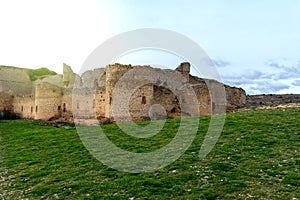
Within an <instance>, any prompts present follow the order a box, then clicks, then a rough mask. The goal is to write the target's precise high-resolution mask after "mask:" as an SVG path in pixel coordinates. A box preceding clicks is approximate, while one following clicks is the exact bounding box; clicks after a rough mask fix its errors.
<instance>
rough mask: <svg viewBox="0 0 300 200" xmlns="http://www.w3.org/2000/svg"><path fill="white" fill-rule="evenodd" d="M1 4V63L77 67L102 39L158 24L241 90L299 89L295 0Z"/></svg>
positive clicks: (29, 0) (144, 56) (299, 5)
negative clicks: (206, 58) (202, 53)
mask: <svg viewBox="0 0 300 200" xmlns="http://www.w3.org/2000/svg"><path fill="white" fill-rule="evenodd" d="M0 9H1V11H0V65H8V66H16V67H26V68H33V69H36V68H40V67H47V68H49V69H51V70H54V71H56V72H58V73H62V65H63V63H66V64H68V65H70V66H71V67H72V68H73V70H74V72H79V71H80V68H81V66H82V64H83V62H84V61H85V59H86V58H87V57H88V56H89V55H90V54H91V52H92V51H93V50H94V49H95V48H97V47H98V46H99V45H101V44H102V43H103V42H105V41H107V40H108V39H110V38H112V37H114V36H116V35H118V34H121V33H124V32H126V31H131V30H135V29H140V28H159V29H168V30H172V31H175V32H178V33H180V34H183V35H185V36H187V37H188V38H190V39H191V40H193V41H195V42H196V43H197V44H199V45H200V46H201V48H202V49H203V50H204V51H205V52H206V53H207V55H208V56H209V57H210V58H211V59H212V60H213V62H214V63H215V66H216V68H217V70H218V72H219V74H220V76H221V78H222V80H223V82H224V83H226V84H229V85H231V86H236V87H242V88H243V89H245V90H246V93H247V94H261V93H278V94H279V93H294V94H296V93H300V51H299V50H300V26H299V22H300V0H286V1H272V0H252V1H238V0H228V1H221V0H218V1H217V0H211V1H204V0H199V1H196V0H194V1H192V0H185V1H183V0H182V1H176V0H165V1H158V0H152V1H146V0H107V1H104V0H99V1H98V0H89V1H83V0H82V1H79V0H51V1H50V0H45V1H40V0H26V1H22V0H0ZM117 61H118V62H121V63H131V64H158V65H164V66H168V67H170V68H172V69H174V68H175V67H177V65H178V64H179V62H180V61H181V59H180V58H178V57H176V56H174V55H170V54H167V53H166V52H159V51H156V52H154V51H147V50H146V51H139V52H133V53H132V54H128V55H127V56H124V57H122V58H120V59H119V60H117ZM103 67H104V66H103Z"/></svg>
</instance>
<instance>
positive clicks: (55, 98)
mask: <svg viewBox="0 0 300 200" xmlns="http://www.w3.org/2000/svg"><path fill="white" fill-rule="evenodd" d="M62 92H63V90H62V88H61V87H58V86H55V85H52V84H50V83H47V82H42V83H38V84H36V92H35V106H36V109H37V112H36V116H35V118H36V119H44V120H49V119H51V118H53V117H60V116H61V113H62V95H63V93H62Z"/></svg>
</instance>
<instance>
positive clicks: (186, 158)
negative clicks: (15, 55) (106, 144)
mask: <svg viewBox="0 0 300 200" xmlns="http://www.w3.org/2000/svg"><path fill="white" fill-rule="evenodd" d="M179 123H180V120H179V119H170V120H167V123H166V124H165V127H164V128H163V130H162V131H161V132H160V133H159V134H157V135H155V136H153V137H151V138H147V139H141V138H134V137H132V136H128V135H126V134H124V133H122V131H121V130H119V128H118V127H117V126H116V125H114V124H109V125H105V126H103V130H104V131H105V133H106V135H107V136H108V138H109V139H110V140H112V141H113V142H114V143H115V144H117V145H118V146H119V147H121V148H123V149H127V150H129V151H132V152H138V153H140V152H149V151H153V150H155V149H158V148H161V147H162V146H164V145H166V144H167V143H168V142H170V141H171V140H172V138H173V137H174V136H175V133H176V131H177V130H178V127H179ZM208 123H209V117H201V119H200V127H199V131H198V134H197V136H196V138H195V140H194V142H193V143H192V145H191V146H190V147H189V149H188V150H187V151H186V152H185V154H183V155H182V156H181V157H180V158H179V159H178V160H177V161H175V162H173V163H172V164H170V165H169V166H167V167H165V168H162V169H160V170H158V171H155V172H151V173H142V174H130V173H124V172H119V171H117V170H114V169H111V168H109V167H107V166H105V165H103V164H101V163H100V162H99V161H97V160H96V159H95V158H94V157H93V156H91V155H90V154H89V152H88V151H87V150H86V148H85V147H84V146H83V144H82V142H81V140H80V139H79V136H78V134H77V132H76V130H75V128H74V127H70V128H55V127H52V126H41V122H40V121H2V122H0V148H1V151H0V153H1V157H0V158H1V160H0V185H1V188H0V190H1V191H0V199H1V198H3V199H20V198H29V199H47V198H48V199H99V198H101V199H129V198H131V197H134V199H171V198H172V199H293V198H296V199H300V171H299V170H300V153H299V152H300V128H299V124H300V110H299V109H286V110H282V109H278V110H268V111H266V110H261V111H241V112H237V113H231V114H228V115H227V117H226V123H225V126H224V129H223V132H222V135H221V137H220V138H219V140H218V143H217V144H216V146H215V147H214V149H213V150H212V151H211V152H210V153H209V154H208V156H207V157H206V158H204V159H202V160H200V159H199V158H198V152H199V149H200V146H201V143H202V141H203V138H204V136H205V132H206V130H207V127H208Z"/></svg>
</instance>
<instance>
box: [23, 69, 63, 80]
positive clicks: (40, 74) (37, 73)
mask: <svg viewBox="0 0 300 200" xmlns="http://www.w3.org/2000/svg"><path fill="white" fill-rule="evenodd" d="M27 70H28V72H27V73H28V76H29V78H30V80H31V81H35V80H37V79H43V78H45V77H47V76H50V75H57V73H56V72H54V71H51V70H49V69H47V68H45V67H42V68H39V69H27Z"/></svg>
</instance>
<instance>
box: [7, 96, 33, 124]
mask: <svg viewBox="0 0 300 200" xmlns="http://www.w3.org/2000/svg"><path fill="white" fill-rule="evenodd" d="M13 112H14V113H16V114H17V115H19V116H20V117H21V118H27V119H28V118H30V119H34V118H36V114H37V110H36V106H35V98H34V96H31V95H28V96H15V97H14V98H13Z"/></svg>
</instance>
